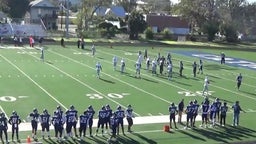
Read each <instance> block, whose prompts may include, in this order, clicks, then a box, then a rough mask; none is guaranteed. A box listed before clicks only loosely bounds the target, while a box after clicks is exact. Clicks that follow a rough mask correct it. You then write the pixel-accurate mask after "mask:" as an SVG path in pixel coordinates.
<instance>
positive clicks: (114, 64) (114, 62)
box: [113, 56, 117, 70]
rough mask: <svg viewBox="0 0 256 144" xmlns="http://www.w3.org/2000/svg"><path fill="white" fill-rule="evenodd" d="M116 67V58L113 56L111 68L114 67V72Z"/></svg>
mask: <svg viewBox="0 0 256 144" xmlns="http://www.w3.org/2000/svg"><path fill="white" fill-rule="evenodd" d="M116 65H117V57H116V56H114V57H113V66H114V70H116Z"/></svg>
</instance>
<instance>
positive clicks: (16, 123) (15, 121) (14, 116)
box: [8, 111, 21, 143]
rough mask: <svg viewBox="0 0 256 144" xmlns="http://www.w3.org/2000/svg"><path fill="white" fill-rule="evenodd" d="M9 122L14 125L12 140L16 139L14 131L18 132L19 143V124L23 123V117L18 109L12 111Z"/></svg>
mask: <svg viewBox="0 0 256 144" xmlns="http://www.w3.org/2000/svg"><path fill="white" fill-rule="evenodd" d="M8 122H9V124H10V125H11V126H12V141H13V140H14V133H16V138H17V142H18V143H19V142H20V139H19V124H20V123H21V119H20V117H19V115H18V114H17V112H16V111H13V112H12V116H10V119H9V121H8Z"/></svg>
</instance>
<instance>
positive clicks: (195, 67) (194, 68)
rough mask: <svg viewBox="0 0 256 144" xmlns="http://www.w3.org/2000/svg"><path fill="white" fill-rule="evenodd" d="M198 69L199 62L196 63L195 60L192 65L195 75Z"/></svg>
mask: <svg viewBox="0 0 256 144" xmlns="http://www.w3.org/2000/svg"><path fill="white" fill-rule="evenodd" d="M196 69H197V64H196V62H195V61H194V63H193V65H192V71H193V75H194V77H196Z"/></svg>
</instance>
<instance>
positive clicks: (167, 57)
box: [166, 52, 172, 65]
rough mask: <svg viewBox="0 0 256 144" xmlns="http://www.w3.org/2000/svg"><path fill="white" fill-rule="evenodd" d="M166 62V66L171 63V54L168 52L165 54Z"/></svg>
mask: <svg viewBox="0 0 256 144" xmlns="http://www.w3.org/2000/svg"><path fill="white" fill-rule="evenodd" d="M166 60H167V65H169V64H171V63H172V57H171V53H170V52H168V53H167V56H166Z"/></svg>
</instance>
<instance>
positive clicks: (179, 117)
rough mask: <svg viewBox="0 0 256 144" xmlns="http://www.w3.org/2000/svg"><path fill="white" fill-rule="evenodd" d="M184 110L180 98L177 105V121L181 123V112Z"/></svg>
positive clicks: (182, 101) (182, 100)
mask: <svg viewBox="0 0 256 144" xmlns="http://www.w3.org/2000/svg"><path fill="white" fill-rule="evenodd" d="M183 111H184V99H181V101H180V103H179V105H178V123H179V124H181V123H182V122H181V119H182V113H183Z"/></svg>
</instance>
